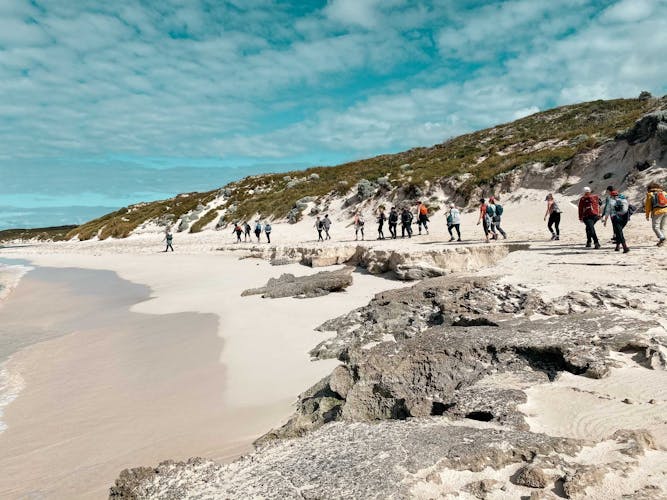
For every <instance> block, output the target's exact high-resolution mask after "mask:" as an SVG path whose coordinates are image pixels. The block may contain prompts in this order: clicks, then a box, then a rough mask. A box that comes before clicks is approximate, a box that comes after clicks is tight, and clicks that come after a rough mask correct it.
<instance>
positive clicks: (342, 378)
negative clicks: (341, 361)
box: [329, 365, 354, 399]
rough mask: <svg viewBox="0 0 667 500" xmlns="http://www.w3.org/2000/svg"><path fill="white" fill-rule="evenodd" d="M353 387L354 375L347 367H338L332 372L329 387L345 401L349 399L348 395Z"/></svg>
mask: <svg viewBox="0 0 667 500" xmlns="http://www.w3.org/2000/svg"><path fill="white" fill-rule="evenodd" d="M353 385H354V380H353V379H352V374H351V373H350V370H349V369H348V368H347V367H346V366H344V365H341V366H337V367H336V368H334V371H333V372H331V379H330V380H329V386H330V387H331V390H332V391H334V392H336V393H338V394H339V395H340V396H341V397H342V398H343V399H345V398H346V397H347V393H348V392H349V391H350V389H351V388H352V386H353Z"/></svg>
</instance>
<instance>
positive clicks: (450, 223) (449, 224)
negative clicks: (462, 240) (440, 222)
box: [447, 213, 454, 226]
mask: <svg viewBox="0 0 667 500" xmlns="http://www.w3.org/2000/svg"><path fill="white" fill-rule="evenodd" d="M453 223H454V217H452V214H451V213H450V214H448V215H447V225H448V226H451V225H452V224H453Z"/></svg>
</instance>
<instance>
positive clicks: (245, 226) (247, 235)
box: [243, 221, 252, 241]
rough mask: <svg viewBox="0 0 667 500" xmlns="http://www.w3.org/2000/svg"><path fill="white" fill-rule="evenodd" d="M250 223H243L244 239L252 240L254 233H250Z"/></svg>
mask: <svg viewBox="0 0 667 500" xmlns="http://www.w3.org/2000/svg"><path fill="white" fill-rule="evenodd" d="M250 230H251V228H250V224H249V223H248V222H247V221H246V222H244V223H243V241H248V240H250V241H252V235H251V234H250Z"/></svg>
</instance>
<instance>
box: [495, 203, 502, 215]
mask: <svg viewBox="0 0 667 500" xmlns="http://www.w3.org/2000/svg"><path fill="white" fill-rule="evenodd" d="M501 215H503V206H502V205H498V204H497V203H496V217H500V216H501Z"/></svg>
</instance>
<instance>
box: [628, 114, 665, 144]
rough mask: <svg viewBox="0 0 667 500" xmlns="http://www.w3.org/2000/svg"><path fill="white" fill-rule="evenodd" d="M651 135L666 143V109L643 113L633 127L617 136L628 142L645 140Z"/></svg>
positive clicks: (634, 142)
mask: <svg viewBox="0 0 667 500" xmlns="http://www.w3.org/2000/svg"><path fill="white" fill-rule="evenodd" d="M652 137H657V138H658V139H659V140H660V141H661V142H662V143H663V144H665V145H667V111H654V112H653V113H648V114H646V115H644V116H643V117H641V118H640V119H639V120H637V123H636V124H635V126H634V127H632V128H631V129H630V130H628V131H627V132H624V133H623V134H620V135H619V136H618V138H619V139H624V140H626V141H628V142H629V143H630V144H637V143H640V142H646V141H648V140H649V139H650V138H652Z"/></svg>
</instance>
